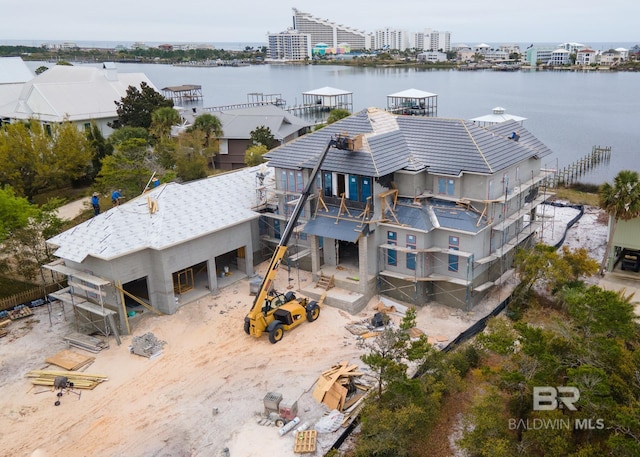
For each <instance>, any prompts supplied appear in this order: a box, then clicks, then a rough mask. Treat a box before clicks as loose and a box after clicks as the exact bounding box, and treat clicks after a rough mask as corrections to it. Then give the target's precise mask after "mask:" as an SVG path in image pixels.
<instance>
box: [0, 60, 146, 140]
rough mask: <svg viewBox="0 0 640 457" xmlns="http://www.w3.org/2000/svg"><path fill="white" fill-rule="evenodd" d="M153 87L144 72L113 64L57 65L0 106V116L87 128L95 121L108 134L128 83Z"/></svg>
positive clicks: (103, 132) (30, 81) (25, 84)
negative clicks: (92, 65)
mask: <svg viewBox="0 0 640 457" xmlns="http://www.w3.org/2000/svg"><path fill="white" fill-rule="evenodd" d="M143 81H144V82H145V83H147V84H148V85H149V86H151V87H153V88H154V89H155V87H154V86H153V84H152V83H151V81H150V80H149V78H147V77H146V76H145V75H144V74H143V73H119V72H118V70H117V68H116V67H115V65H114V64H113V63H109V62H107V63H105V64H103V66H102V68H96V67H91V66H67V65H55V66H52V67H51V68H49V69H48V70H47V71H45V72H43V73H41V74H39V75H38V76H36V77H35V78H33V79H31V80H29V81H27V82H26V83H24V85H23V86H22V89H21V91H20V94H19V95H18V97H17V98H15V99H13V100H9V101H8V102H7V103H5V104H4V105H2V106H0V118H2V119H8V120H10V121H14V120H26V119H32V118H33V119H39V120H40V122H42V123H43V124H51V123H59V122H63V121H64V120H69V121H71V122H73V123H75V124H77V125H78V127H79V128H86V127H88V125H89V124H90V122H91V121H95V122H96V123H97V124H98V126H99V128H100V130H101V132H102V134H103V135H104V136H109V135H110V134H111V132H112V129H111V128H110V127H108V125H107V123H109V122H112V121H114V120H115V119H116V118H117V117H118V115H117V113H116V108H117V107H116V104H115V102H116V101H120V100H121V99H122V97H124V96H125V95H126V92H127V88H128V87H129V86H135V87H140V83H141V82H143Z"/></svg>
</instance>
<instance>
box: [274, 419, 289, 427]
mask: <svg viewBox="0 0 640 457" xmlns="http://www.w3.org/2000/svg"><path fill="white" fill-rule="evenodd" d="M286 423H287V421H285V420H284V419H276V427H278V428H282V427H284V424H286Z"/></svg>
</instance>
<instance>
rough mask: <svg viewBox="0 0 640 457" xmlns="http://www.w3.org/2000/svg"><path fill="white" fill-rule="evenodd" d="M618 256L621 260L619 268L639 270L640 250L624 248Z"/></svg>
mask: <svg viewBox="0 0 640 457" xmlns="http://www.w3.org/2000/svg"><path fill="white" fill-rule="evenodd" d="M620 258H621V260H622V262H621V265H620V269H621V270H631V271H635V272H639V271H640V251H632V250H630V249H624V250H623V251H622V256H621V257H620Z"/></svg>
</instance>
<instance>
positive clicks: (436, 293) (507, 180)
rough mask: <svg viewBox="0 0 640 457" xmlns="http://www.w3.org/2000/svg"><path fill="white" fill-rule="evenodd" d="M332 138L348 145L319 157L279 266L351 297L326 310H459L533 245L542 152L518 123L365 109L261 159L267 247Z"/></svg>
mask: <svg viewBox="0 0 640 457" xmlns="http://www.w3.org/2000/svg"><path fill="white" fill-rule="evenodd" d="M340 134H342V135H345V134H346V135H348V136H349V137H351V138H355V139H356V141H355V143H356V144H357V147H356V148H354V150H353V151H344V150H337V149H332V150H330V152H329V154H328V156H327V158H326V160H325V162H324V164H323V165H322V168H321V172H320V176H319V178H318V182H317V183H316V186H314V187H315V191H314V195H313V196H312V198H311V199H310V201H309V202H308V203H307V206H306V208H305V209H304V213H303V215H302V219H303V222H302V224H301V225H300V226H299V227H298V228H297V229H296V233H297V237H296V239H295V241H294V242H293V243H292V244H293V246H292V247H290V254H291V258H290V265H293V266H296V265H299V266H300V267H302V268H307V269H310V270H311V271H312V273H313V277H314V278H317V279H319V278H321V277H323V276H332V277H333V279H334V282H335V284H336V286H338V285H339V286H341V287H343V288H346V289H349V290H351V291H352V293H351V296H350V297H349V300H347V301H345V300H342V301H341V299H340V298H339V297H332V296H331V293H330V292H331V291H329V294H328V295H327V303H329V304H332V305H336V306H342V307H343V308H345V309H349V310H350V311H357V310H358V309H359V307H361V306H364V304H365V303H366V302H367V300H368V299H369V297H371V296H372V295H373V294H375V293H382V294H385V295H389V296H392V297H395V298H398V299H401V300H403V301H406V302H409V303H414V304H416V305H424V304H427V303H429V302H430V301H438V302H440V303H445V304H447V305H450V306H454V307H459V308H462V309H467V310H468V309H471V308H472V307H473V306H474V305H475V304H476V303H478V301H479V300H480V299H481V298H482V297H483V296H484V295H485V294H486V292H487V291H488V290H489V289H491V288H492V287H493V286H494V285H497V284H500V283H501V281H502V279H503V278H504V277H505V275H508V274H509V272H510V271H511V268H512V260H513V256H514V253H515V249H516V248H517V247H518V246H522V245H526V244H528V243H531V242H533V240H534V235H535V233H536V230H537V228H538V221H537V220H536V207H537V205H538V204H540V203H541V202H542V201H543V200H544V195H543V192H542V191H541V190H540V187H539V184H540V182H541V181H542V180H543V179H544V178H545V176H546V175H547V173H546V172H545V171H544V170H543V169H542V167H541V159H542V158H543V157H545V156H547V155H548V154H550V153H551V151H550V150H549V149H548V148H547V147H546V146H545V145H544V144H543V143H542V142H540V140H538V139H537V138H536V137H535V136H534V135H533V134H531V133H530V132H528V131H527V130H526V129H525V128H524V127H523V126H522V125H521V123H519V122H516V121H512V120H509V121H506V122H502V123H497V124H492V125H489V126H486V127H481V126H479V125H477V124H475V123H473V122H471V121H466V120H461V119H443V118H434V117H423V116H396V115H393V114H391V113H389V112H386V111H382V110H379V109H375V108H370V109H366V110H363V111H360V112H358V113H356V114H354V115H352V116H350V117H348V118H345V119H342V120H340V121H338V122H336V123H334V124H331V125H329V126H327V127H325V128H323V129H321V130H318V131H316V132H313V133H311V134H309V135H306V136H304V137H302V138H300V139H298V140H296V141H293V142H291V143H289V144H286V145H283V146H281V147H279V148H276V149H274V150H272V151H270V152H269V153H268V154H267V157H268V159H269V166H270V167H272V168H273V169H274V171H275V177H276V193H277V196H278V198H279V204H278V209H277V211H275V212H273V213H265V214H264V215H263V221H265V224H267V225H269V224H270V227H269V228H268V231H269V234H270V238H272V239H274V242H275V241H277V238H278V236H279V235H278V234H279V232H280V230H281V228H282V223H283V221H284V220H286V219H287V217H288V215H289V213H290V211H291V209H292V207H293V205H292V202H293V201H295V200H296V199H297V198H298V196H299V194H300V191H301V189H302V188H303V186H304V185H305V184H306V182H307V179H308V176H309V172H310V170H311V169H312V168H313V167H314V166H315V165H316V162H317V160H318V156H319V154H320V153H321V152H322V151H323V150H324V149H325V147H326V146H327V144H328V142H329V140H330V139H331V138H332V137H335V136H336V135H340ZM267 238H269V237H267ZM304 292H305V293H307V294H309V295H311V294H313V293H314V290H312V288H311V289H307V290H305V291H304ZM332 300H333V301H332Z"/></svg>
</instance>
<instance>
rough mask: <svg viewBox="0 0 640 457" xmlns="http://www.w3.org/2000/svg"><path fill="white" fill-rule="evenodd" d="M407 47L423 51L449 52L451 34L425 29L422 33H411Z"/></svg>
mask: <svg viewBox="0 0 640 457" xmlns="http://www.w3.org/2000/svg"><path fill="white" fill-rule="evenodd" d="M409 47H410V48H414V49H421V50H424V51H440V52H444V53H447V52H449V51H451V32H439V31H437V30H432V29H425V31H424V32H417V33H411V34H410V38H409Z"/></svg>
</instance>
